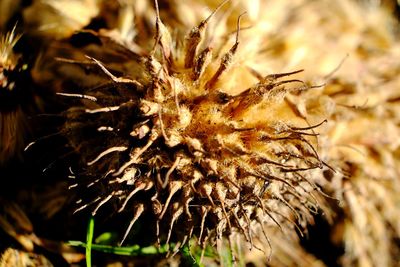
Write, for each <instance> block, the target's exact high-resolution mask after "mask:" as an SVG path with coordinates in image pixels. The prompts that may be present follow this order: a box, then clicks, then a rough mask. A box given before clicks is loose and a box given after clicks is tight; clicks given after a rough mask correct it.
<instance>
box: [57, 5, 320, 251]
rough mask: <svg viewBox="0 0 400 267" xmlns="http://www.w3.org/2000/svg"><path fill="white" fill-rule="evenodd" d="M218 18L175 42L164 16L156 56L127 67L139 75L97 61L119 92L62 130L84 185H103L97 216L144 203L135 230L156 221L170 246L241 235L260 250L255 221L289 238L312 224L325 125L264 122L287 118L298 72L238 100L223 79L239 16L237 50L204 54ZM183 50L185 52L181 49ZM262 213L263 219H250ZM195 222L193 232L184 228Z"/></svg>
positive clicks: (100, 98) (100, 90)
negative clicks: (147, 217) (143, 221)
mask: <svg viewBox="0 0 400 267" xmlns="http://www.w3.org/2000/svg"><path fill="white" fill-rule="evenodd" d="M213 14H214V13H213ZM209 19H211V17H209V18H208V19H206V20H205V21H203V22H201V23H200V24H199V25H198V26H196V27H194V28H193V29H192V31H188V32H189V33H188V34H187V36H186V37H185V36H178V37H176V38H178V39H177V40H175V42H172V41H171V38H172V37H171V36H170V34H169V30H168V28H167V26H168V25H164V24H162V22H161V20H160V18H159V17H158V16H157V20H156V27H157V31H156V36H155V42H156V43H155V46H154V49H153V50H150V51H149V52H148V53H147V54H145V55H136V56H135V57H132V58H130V59H129V60H130V61H132V62H134V63H133V64H131V65H132V66H140V67H138V69H137V71H135V70H131V72H132V73H135V78H129V77H124V78H119V77H116V76H115V75H114V74H112V73H111V71H110V70H108V67H107V64H105V63H102V62H100V61H99V60H97V59H91V60H93V61H94V62H95V63H96V65H97V66H98V67H99V68H100V69H101V70H102V71H103V72H104V75H105V76H108V77H109V78H110V79H111V81H112V82H111V83H108V84H107V85H106V86H105V87H106V88H107V89H110V90H104V87H102V86H99V87H96V88H91V89H88V91H85V92H83V95H84V96H87V97H85V99H82V101H81V105H80V106H78V107H72V108H70V110H69V111H68V112H67V120H66V123H65V125H64V129H63V132H64V133H65V134H66V136H67V138H68V139H69V145H70V146H72V147H73V148H74V149H75V150H76V151H77V152H78V153H80V154H81V156H82V163H83V165H84V166H83V168H84V169H85V172H82V174H81V178H80V180H81V182H80V185H81V186H83V187H84V186H85V183H86V184H91V183H92V181H93V180H97V179H99V177H102V179H101V180H99V182H98V183H97V185H98V186H97V187H95V188H94V189H93V187H91V190H93V192H94V195H93V198H92V199H90V197H88V199H87V203H88V205H93V207H94V210H95V211H96V212H100V211H101V209H100V210H98V209H99V208H100V207H101V206H102V205H105V203H106V202H113V203H115V204H116V206H117V207H118V210H119V211H123V210H129V209H130V207H133V206H134V207H137V205H140V209H139V208H135V210H136V212H135V215H134V218H133V220H132V221H131V223H130V224H129V227H128V231H129V229H130V228H131V227H132V224H133V223H134V222H135V221H136V220H137V219H140V218H139V216H140V215H141V214H142V213H153V215H155V216H154V219H155V224H156V229H155V232H156V235H157V238H158V239H159V240H160V239H161V240H164V241H166V242H167V243H168V242H171V241H172V240H174V241H177V242H179V241H182V243H185V242H186V240H187V238H190V237H191V236H192V235H194V236H196V237H197V238H198V241H199V244H201V246H202V247H203V248H204V247H205V245H206V244H207V243H210V244H213V243H215V239H216V238H221V237H228V236H230V235H231V233H241V234H242V235H243V236H245V237H246V239H247V241H248V242H249V243H251V244H252V246H253V245H254V244H253V234H254V233H253V232H254V231H253V227H255V226H254V225H256V223H254V222H256V221H257V220H259V221H263V222H268V223H269V224H270V225H279V226H282V227H285V230H288V231H289V230H290V229H292V227H293V226H292V223H298V224H299V225H305V224H306V222H307V221H308V220H309V219H310V217H311V215H310V212H308V209H309V206H312V205H317V204H316V203H314V199H312V198H310V197H309V194H310V192H311V191H312V190H313V189H314V188H311V189H310V190H309V191H307V190H304V188H306V186H305V184H308V183H309V182H310V181H312V180H311V178H309V173H310V172H312V171H313V170H315V169H318V170H319V169H321V168H322V166H323V162H322V160H321V159H320V158H319V156H318V153H317V150H316V148H315V144H316V142H317V136H316V135H315V134H313V131H314V129H315V128H317V127H318V126H319V125H315V126H309V125H307V124H306V122H305V121H304V120H302V119H301V118H299V117H298V116H297V115H296V114H291V116H289V117H288V116H285V117H282V118H280V117H279V116H277V117H268V118H265V119H263V118H258V117H255V114H256V113H254V111H255V110H257V109H262V108H266V109H271V112H273V113H276V114H278V113H279V112H278V111H276V110H279V109H280V108H282V107H286V103H285V102H284V101H282V100H283V98H284V95H286V94H290V92H291V89H288V88H286V87H285V86H286V85H287V84H291V85H293V86H294V85H295V83H298V84H300V86H301V87H302V89H301V90H306V89H307V88H306V86H305V84H304V83H302V82H301V81H299V80H297V79H285V77H286V76H290V75H294V74H296V73H297V72H291V73H282V74H275V75H267V76H265V77H264V78H262V79H260V81H259V82H258V83H257V84H255V85H253V86H251V87H250V88H248V87H247V88H243V87H242V88H236V91H241V92H240V93H238V94H237V93H232V92H231V91H230V90H229V89H228V88H225V87H224V82H227V81H229V79H230V78H231V77H230V74H232V73H235V68H237V67H238V66H237V65H235V64H234V63H235V55H236V53H237V51H238V50H240V45H239V40H240V39H239V31H240V25H239V19H238V21H237V32H236V35H235V38H234V40H233V41H234V42H233V44H232V45H231V47H230V48H229V49H228V51H225V50H224V49H223V45H222V44H221V47H218V49H216V51H220V54H219V55H218V54H214V55H213V50H211V49H207V48H206V49H205V50H202V49H200V48H199V47H200V44H201V43H202V41H203V39H202V38H203V37H202V34H200V32H199V31H200V30H199V29H201V30H202V31H206V30H207V27H206V26H207V25H206V24H207V23H206V22H207V21H208V20H209ZM229 36H230V35H229V34H228V36H227V38H228V37H229ZM179 38H181V39H179ZM228 40H229V38H228ZM179 41H186V46H184V47H179V46H174V45H173V44H174V43H178V42H179ZM114 45H115V47H117V46H118V45H120V46H121V47H123V45H121V44H114ZM120 51H124V49H123V48H121V49H120ZM199 51H200V52H199ZM221 55H222V56H221ZM238 86H240V85H238ZM65 93H68V92H65ZM65 93H64V94H65ZM106 99H112V101H110V102H112V105H110V104H109V102H108V101H106ZM128 103H133V104H129V105H128ZM83 110H86V112H82V111H83ZM87 110H90V111H91V112H87ZM299 121H301V122H302V123H299ZM100 128H101V129H109V130H107V131H98V129H100ZM132 129H133V130H132ZM294 148H296V149H297V150H294ZM293 151H295V152H293ZM131 170H134V174H130V173H129V172H130V171H131ZM128 173H129V178H126V177H127V176H126V175H128ZM299 173H301V174H302V175H297V174H299ZM104 174H106V175H104ZM302 177H305V178H302ZM78 180H79V179H78ZM311 183H312V182H311ZM96 190H97V191H96ZM87 196H90V194H87ZM298 198H299V199H300V200H298ZM310 202H312V203H311V204H310ZM257 208H262V210H263V213H262V215H260V214H259V215H258V216H259V217H260V216H263V219H260V218H257V220H254V222H253V217H254V216H253V213H254V212H255V210H256V209H257ZM138 210H139V211H140V212H138ZM299 213H301V214H299ZM276 214H282V216H276ZM270 218H272V220H271V219H270ZM292 218H294V219H292ZM187 221H190V226H189V227H178V225H180V226H181V225H182V226H187V225H185V222H187ZM294 221H296V222H294ZM288 222H289V223H288ZM165 223H168V224H170V225H171V226H170V227H167V228H165V227H162V225H163V224H165ZM160 226H161V227H160ZM126 236H127V233H126V234H125V237H126ZM125 237H124V238H125Z"/></svg>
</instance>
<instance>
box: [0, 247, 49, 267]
mask: <svg viewBox="0 0 400 267" xmlns="http://www.w3.org/2000/svg"><path fill="white" fill-rule="evenodd" d="M0 266H1V267H8V266H15V267H26V266H43V267H53V266H54V265H53V264H52V263H51V262H50V261H49V260H48V259H47V258H46V257H45V256H43V255H41V254H36V253H31V252H25V251H21V250H17V249H13V248H8V249H6V251H4V252H3V253H2V255H1V257H0Z"/></svg>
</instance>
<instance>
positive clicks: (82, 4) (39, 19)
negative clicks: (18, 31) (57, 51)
mask: <svg viewBox="0 0 400 267" xmlns="http://www.w3.org/2000/svg"><path fill="white" fill-rule="evenodd" d="M98 5H99V3H98V1H96V0H66V1H60V0H35V1H33V3H32V5H31V6H29V7H28V8H26V9H24V11H23V17H24V22H25V23H26V24H27V25H29V28H31V30H32V31H33V32H34V33H36V34H39V35H42V36H48V37H50V38H65V37H68V36H70V35H72V33H73V32H74V31H77V30H81V29H82V28H83V27H84V26H86V25H88V24H89V23H90V21H91V19H92V18H94V17H95V16H96V15H97V14H98V12H99V6H98ZM38 14H40V16H38Z"/></svg>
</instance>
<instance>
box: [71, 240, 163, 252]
mask: <svg viewBox="0 0 400 267" xmlns="http://www.w3.org/2000/svg"><path fill="white" fill-rule="evenodd" d="M68 245H70V246H74V247H84V248H86V251H87V247H88V244H86V243H84V242H81V241H69V242H68ZM168 247H169V246H167V245H162V246H161V247H160V248H157V247H155V246H148V247H140V246H139V245H133V246H129V247H115V246H109V245H99V244H91V250H95V251H100V252H104V253H112V254H115V255H122V256H138V255H155V254H163V253H166V252H168V249H169V248H168Z"/></svg>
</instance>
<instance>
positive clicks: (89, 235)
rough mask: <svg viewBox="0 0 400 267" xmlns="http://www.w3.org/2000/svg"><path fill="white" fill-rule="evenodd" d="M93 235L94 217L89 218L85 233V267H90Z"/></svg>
mask: <svg viewBox="0 0 400 267" xmlns="http://www.w3.org/2000/svg"><path fill="white" fill-rule="evenodd" d="M93 234H94V217H90V219H89V224H88V228H87V232H86V245H85V246H86V266H87V267H91V266H92V242H93Z"/></svg>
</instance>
